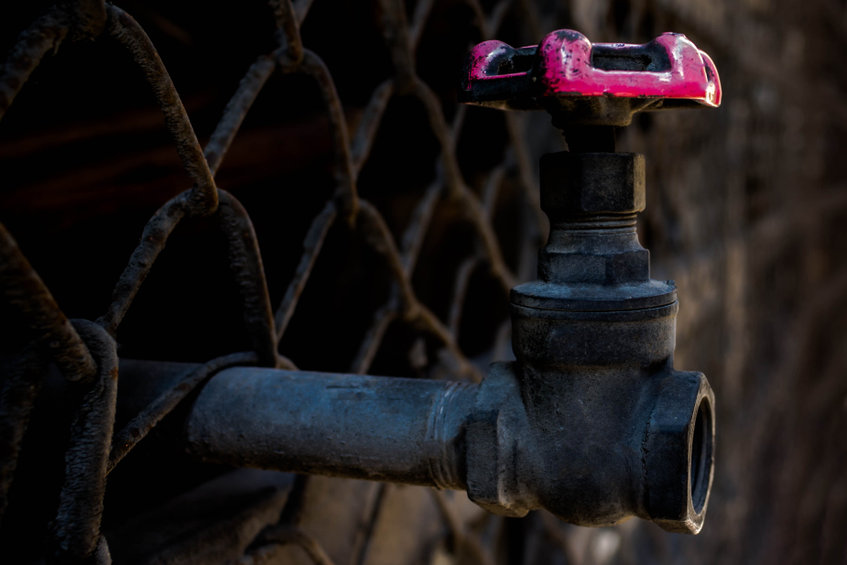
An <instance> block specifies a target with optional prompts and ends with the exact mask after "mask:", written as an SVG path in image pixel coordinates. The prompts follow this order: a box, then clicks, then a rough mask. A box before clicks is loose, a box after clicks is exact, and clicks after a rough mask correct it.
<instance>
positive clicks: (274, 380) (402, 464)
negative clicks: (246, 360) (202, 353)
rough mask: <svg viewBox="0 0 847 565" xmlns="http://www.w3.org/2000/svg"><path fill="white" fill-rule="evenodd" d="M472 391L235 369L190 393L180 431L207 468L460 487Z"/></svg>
mask: <svg viewBox="0 0 847 565" xmlns="http://www.w3.org/2000/svg"><path fill="white" fill-rule="evenodd" d="M477 389H478V386H476V385H471V384H467V383H462V382H444V381H431V380H417V379H403V378H386V377H370V376H362V375H345V374H327V373H309V372H303V371H298V372H293V371H282V370H273V369H261V368H253V367H236V368H231V369H226V370H224V371H222V372H220V373H219V374H217V375H216V376H215V377H214V378H213V379H212V380H211V381H210V382H209V384H207V385H206V386H205V387H204V388H203V391H202V392H201V393H200V395H199V397H198V398H197V401H196V402H195V404H194V407H193V409H192V411H191V415H190V417H189V419H188V423H187V426H186V437H187V440H188V445H189V449H190V451H191V453H193V454H194V455H196V456H198V457H199V458H201V459H204V460H207V461H215V462H217V463H226V464H231V465H235V466H248V467H261V468H271V469H279V470H285V471H296V472H302V473H317V474H323V475H332V476H345V477H353V478H359V479H370V480H376V481H391V482H400V483H409V484H418V485H432V486H436V487H439V488H453V489H463V488H465V486H466V485H465V481H464V478H463V474H464V473H463V467H464V457H463V452H462V432H463V427H464V424H465V422H464V420H465V419H466V418H467V417H468V415H469V414H470V413H471V411H472V410H471V409H472V406H473V404H474V401H475V399H476V396H477V395H476V392H477Z"/></svg>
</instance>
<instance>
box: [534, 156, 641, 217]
mask: <svg viewBox="0 0 847 565" xmlns="http://www.w3.org/2000/svg"><path fill="white" fill-rule="evenodd" d="M644 172H645V164H644V156H643V155H639V154H636V153H569V152H567V151H563V152H559V153H552V154H548V155H544V156H542V158H541V208H542V209H543V210H544V212H545V213H546V214H547V215H548V216H549V217H550V221H551V222H552V223H554V224H556V223H558V222H560V221H562V220H564V219H567V218H579V217H581V216H590V215H597V214H635V213H638V212H641V211H642V210H644V208H645V206H646V195H645V182H644V176H645V175H644Z"/></svg>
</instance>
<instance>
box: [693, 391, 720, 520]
mask: <svg viewBox="0 0 847 565" xmlns="http://www.w3.org/2000/svg"><path fill="white" fill-rule="evenodd" d="M713 441H714V436H713V434H712V406H711V404H710V403H709V401H708V399H706V398H704V399H703V400H702V401H701V402H700V406H699V407H698V408H697V418H696V420H695V422H694V433H693V434H692V438H691V464H690V465H689V467H688V469H689V471H688V473H689V475H688V484H689V485H691V504H692V505H693V507H694V512H695V513H697V514H699V513H700V512H702V511H703V506H705V504H706V498H708V495H709V477H710V475H711V466H712V448H713V446H712V442H713Z"/></svg>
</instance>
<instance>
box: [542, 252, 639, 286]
mask: <svg viewBox="0 0 847 565" xmlns="http://www.w3.org/2000/svg"><path fill="white" fill-rule="evenodd" d="M538 267H539V273H538V274H539V277H541V279H543V280H545V281H548V282H555V283H593V284H620V283H623V282H637V281H647V280H649V279H650V252H649V251H647V250H646V249H643V248H642V249H630V250H627V251H621V252H619V253H597V254H588V253H556V252H555V251H549V250H548V249H543V250H542V251H541V255H540V260H539V262H538Z"/></svg>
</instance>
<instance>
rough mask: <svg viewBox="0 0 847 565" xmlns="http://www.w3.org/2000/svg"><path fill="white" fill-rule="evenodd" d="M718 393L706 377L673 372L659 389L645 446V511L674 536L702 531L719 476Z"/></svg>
mask: <svg viewBox="0 0 847 565" xmlns="http://www.w3.org/2000/svg"><path fill="white" fill-rule="evenodd" d="M714 403H715V399H714V393H713V392H712V389H711V387H710V386H709V382H708V381H707V380H706V377H705V376H704V375H703V374H702V373H697V372H680V371H672V372H671V373H670V374H669V375H668V376H667V377H666V378H665V379H664V381H663V382H662V383H661V384H660V388H659V392H658V398H657V400H656V404H655V406H654V409H653V413H652V414H651V416H650V421H649V423H648V428H647V434H646V438H645V441H644V443H643V447H642V450H643V457H644V459H643V463H644V506H645V510H646V513H647V515H648V517H649V519H651V520H653V521H654V522H656V523H657V524H658V525H659V526H661V527H662V528H663V529H665V530H668V531H671V532H679V533H689V534H696V533H698V532H699V531H700V528H702V526H703V519H704V518H705V515H706V507H707V506H708V498H709V491H710V490H711V485H712V478H713V475H714V443H715V417H714Z"/></svg>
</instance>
